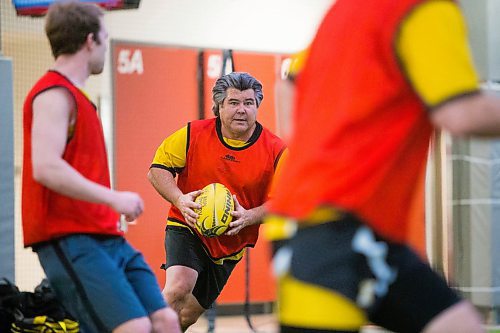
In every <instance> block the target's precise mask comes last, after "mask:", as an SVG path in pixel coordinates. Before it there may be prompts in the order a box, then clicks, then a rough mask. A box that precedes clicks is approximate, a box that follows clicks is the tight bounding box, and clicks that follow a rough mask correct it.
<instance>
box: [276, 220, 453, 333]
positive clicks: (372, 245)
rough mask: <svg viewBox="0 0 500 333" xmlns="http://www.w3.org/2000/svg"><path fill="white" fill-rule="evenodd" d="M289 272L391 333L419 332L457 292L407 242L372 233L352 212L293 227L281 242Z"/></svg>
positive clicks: (447, 305)
mask: <svg viewBox="0 0 500 333" xmlns="http://www.w3.org/2000/svg"><path fill="white" fill-rule="evenodd" d="M286 246H289V248H291V250H292V256H291V262H290V267H289V272H290V274H291V275H292V276H293V277H294V278H296V279H298V280H302V281H304V282H307V283H311V284H315V285H319V286H323V287H325V288H328V289H330V290H333V291H335V292H337V293H340V294H343V295H344V296H346V297H348V298H349V299H351V300H352V301H353V302H355V303H356V304H357V305H358V307H359V308H361V309H362V310H363V311H364V312H365V313H366V314H367V317H368V319H369V320H370V321H371V322H373V323H374V324H377V325H379V326H382V327H385V328H387V329H389V330H391V331H394V332H405V333H411V332H420V331H422V329H423V328H424V327H425V326H426V325H427V324H428V323H429V322H430V321H431V320H432V319H433V318H434V317H435V316H437V315H438V314H439V313H441V312H442V311H443V310H445V309H447V308H449V307H451V306H452V305H454V304H456V303H458V302H459V301H460V300H461V299H460V297H459V296H458V295H457V294H456V293H455V292H454V291H453V290H452V289H450V288H449V286H448V285H447V283H446V281H445V280H444V279H443V278H442V277H441V276H439V275H438V274H437V273H435V272H434V271H433V270H432V269H431V268H430V267H429V265H428V264H426V263H424V262H423V261H422V259H421V258H420V257H418V256H417V255H416V254H415V253H414V252H413V251H412V250H411V249H410V248H409V247H408V246H406V245H402V244H397V243H394V242H391V241H389V240H387V239H384V238H382V237H380V236H378V235H376V234H375V233H374V232H373V231H372V230H371V229H370V228H368V227H367V226H365V225H363V224H361V223H360V222H359V220H357V219H356V218H355V217H353V216H349V215H346V216H345V217H344V218H343V219H342V220H340V221H334V222H330V223H325V224H321V225H316V226H311V227H304V228H299V229H298V231H297V234H296V235H295V237H294V238H292V239H291V240H290V241H289V243H288V244H287V245H286Z"/></svg>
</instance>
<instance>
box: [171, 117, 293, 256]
mask: <svg viewBox="0 0 500 333" xmlns="http://www.w3.org/2000/svg"><path fill="white" fill-rule="evenodd" d="M249 141H250V143H249V144H248V145H246V146H243V147H237V148H236V147H232V146H230V145H228V144H227V143H225V142H224V139H223V137H222V133H221V124H220V120H219V118H212V119H207V120H197V121H193V122H191V123H189V124H188V146H187V154H186V165H185V166H184V168H183V169H182V171H181V172H180V173H179V176H178V180H177V186H178V187H179V188H180V189H181V191H182V192H183V193H188V192H191V191H195V190H199V189H201V188H203V187H205V186H206V185H208V184H210V183H215V182H218V183H221V184H224V185H225V186H226V187H227V188H228V189H229V190H230V191H231V193H232V194H235V195H236V197H237V198H238V201H239V202H240V204H241V205H242V206H243V207H244V208H245V209H251V208H254V207H258V206H260V205H262V204H264V202H266V201H267V199H268V189H269V186H270V184H271V181H272V179H273V175H274V170H275V167H276V163H277V162H278V160H279V157H280V155H281V153H282V152H283V150H284V148H285V146H284V143H283V142H282V141H281V139H279V138H278V137H277V136H276V135H274V134H272V133H271V132H270V131H269V130H267V129H265V128H263V127H262V125H260V124H259V123H257V127H256V129H255V131H254V133H253V135H252V138H250V140H249ZM168 218H169V220H174V221H178V222H181V223H183V224H185V221H184V218H183V216H182V214H181V212H180V211H179V210H178V209H177V207H175V206H172V207H171V209H170V212H169V217H168ZM194 232H196V234H197V236H198V237H199V238H200V240H201V241H202V243H203V246H204V248H205V250H206V251H207V253H208V254H209V256H210V257H211V258H212V259H214V260H217V259H221V258H225V257H229V256H231V255H234V254H236V253H238V252H240V251H241V250H242V249H243V248H244V247H253V246H254V245H255V242H256V241H257V238H258V233H259V224H257V225H252V226H249V227H246V228H244V229H243V230H241V231H240V232H239V233H238V234H237V235H234V236H227V235H221V236H219V237H215V238H207V237H204V236H202V235H201V234H200V233H199V232H198V231H197V230H194Z"/></svg>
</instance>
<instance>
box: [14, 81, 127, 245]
mask: <svg viewBox="0 0 500 333" xmlns="http://www.w3.org/2000/svg"><path fill="white" fill-rule="evenodd" d="M56 87H62V88H64V89H67V90H68V92H69V93H70V94H71V95H72V96H73V98H74V100H75V105H76V122H75V127H74V132H73V136H72V137H71V138H69V141H68V143H67V144H66V148H65V150H64V153H63V156H62V158H63V159H64V160H65V161H66V162H68V163H69V165H71V167H73V168H74V169H76V170H77V171H78V172H79V173H81V174H82V175H83V176H84V177H85V178H87V179H89V180H91V181H93V182H96V183H98V184H101V185H103V186H106V187H110V178H109V168H108V161H107V157H106V148H105V145H104V135H103V131H102V127H101V123H100V120H99V118H98V116H97V112H96V107H95V106H94V104H93V103H92V102H91V101H90V100H89V99H88V98H87V97H86V96H85V95H84V94H83V93H82V92H81V91H80V90H79V89H78V88H77V87H75V86H74V85H73V84H72V83H71V82H70V81H69V80H68V79H67V78H66V77H64V76H63V75H61V74H60V73H58V72H55V71H49V72H47V73H46V74H45V75H44V76H43V77H42V78H41V79H40V80H39V81H38V82H37V83H36V84H35V85H34V87H33V88H32V90H31V91H30V93H29V94H28V96H27V98H26V101H25V103H24V119H23V125H24V155H23V156H24V167H23V183H22V220H23V233H24V245H25V246H31V245H34V244H36V243H40V242H44V241H49V240H51V239H55V238H58V237H62V236H64V235H68V234H75V233H88V234H102V235H122V232H120V231H119V230H118V221H119V216H118V214H117V213H115V212H114V211H113V210H112V209H111V208H110V207H109V206H107V205H103V204H96V203H91V202H86V201H81V200H77V199H72V198H70V197H67V196H64V195H61V194H59V193H56V192H54V191H52V190H50V189H48V188H47V187H45V186H43V185H42V184H40V183H38V182H36V181H35V179H34V178H33V167H32V159H31V127H32V122H33V100H34V99H35V97H36V96H37V95H38V94H40V93H42V92H44V91H46V90H48V89H52V88H56Z"/></svg>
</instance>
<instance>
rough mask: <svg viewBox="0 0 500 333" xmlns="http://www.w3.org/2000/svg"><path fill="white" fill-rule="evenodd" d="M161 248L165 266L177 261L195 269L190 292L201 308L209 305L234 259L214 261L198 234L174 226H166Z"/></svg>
mask: <svg viewBox="0 0 500 333" xmlns="http://www.w3.org/2000/svg"><path fill="white" fill-rule="evenodd" d="M165 251H166V253H167V264H166V268H168V267H170V266H175V265H180V266H186V267H190V268H192V269H194V270H196V271H197V272H198V279H197V280H196V285H195V286H194V289H193V295H194V297H196V299H197V300H198V303H200V305H201V306H202V307H203V308H205V309H209V308H210V306H211V305H212V303H213V302H215V300H216V299H217V297H219V295H220V293H221V292H222V288H224V286H225V285H226V282H227V280H228V279H229V276H230V275H231V272H232V271H233V269H234V267H235V266H236V264H237V263H238V261H235V260H224V262H223V264H221V265H218V264H216V263H214V262H213V261H212V260H211V259H210V257H209V256H208V255H207V253H206V252H205V250H204V249H203V246H202V245H201V241H200V240H199V239H198V237H197V236H195V235H193V234H192V233H191V231H190V230H189V229H188V228H183V227H177V226H168V227H167V230H166V235H165Z"/></svg>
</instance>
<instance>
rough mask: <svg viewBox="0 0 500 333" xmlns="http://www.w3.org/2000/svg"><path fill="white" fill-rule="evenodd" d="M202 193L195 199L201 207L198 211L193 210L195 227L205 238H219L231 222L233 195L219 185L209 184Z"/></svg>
mask: <svg viewBox="0 0 500 333" xmlns="http://www.w3.org/2000/svg"><path fill="white" fill-rule="evenodd" d="M202 191H203V192H202V193H201V194H200V195H199V196H197V197H196V199H195V202H197V203H199V204H200V205H201V208H200V209H196V210H195V212H196V213H197V214H198V219H197V221H196V224H195V227H196V229H197V230H198V231H199V232H200V233H201V234H202V235H203V236H205V237H217V236H220V235H222V234H223V233H224V232H225V231H226V230H227V228H228V227H229V223H231V221H232V220H233V217H232V216H231V212H232V211H233V210H234V200H233V195H232V194H231V192H230V191H229V190H228V188H227V187H225V186H224V185H222V184H220V183H212V184H209V185H207V186H205V187H204V188H203V189H202Z"/></svg>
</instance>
